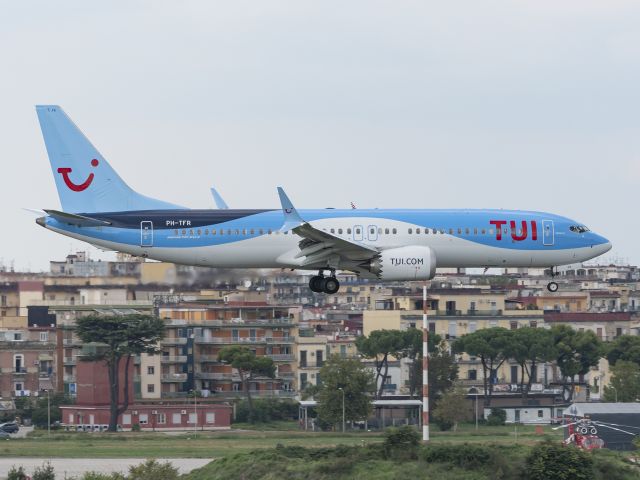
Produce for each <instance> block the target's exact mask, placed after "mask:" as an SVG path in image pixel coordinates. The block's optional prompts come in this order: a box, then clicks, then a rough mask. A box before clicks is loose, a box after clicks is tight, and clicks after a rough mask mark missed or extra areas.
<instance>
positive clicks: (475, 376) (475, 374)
mask: <svg viewBox="0 0 640 480" xmlns="http://www.w3.org/2000/svg"><path fill="white" fill-rule="evenodd" d="M477 379H478V371H477V370H475V369H474V370H469V380H477Z"/></svg>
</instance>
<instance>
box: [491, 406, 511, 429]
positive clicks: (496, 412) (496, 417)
mask: <svg viewBox="0 0 640 480" xmlns="http://www.w3.org/2000/svg"><path fill="white" fill-rule="evenodd" d="M506 420H507V411H506V410H503V409H502V408H492V409H491V413H490V414H489V416H488V417H487V425H490V426H492V427H497V426H500V425H504V423H505V421H506Z"/></svg>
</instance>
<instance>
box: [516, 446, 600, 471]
mask: <svg viewBox="0 0 640 480" xmlns="http://www.w3.org/2000/svg"><path fill="white" fill-rule="evenodd" d="M524 477H525V478H527V479H528V480H593V479H595V475H594V469H593V459H592V457H591V455H589V454H588V453H586V452H585V451H583V450H580V449H578V448H575V447H572V446H567V445H562V444H561V443H559V442H553V441H547V442H544V443H539V444H538V445H536V446H535V447H534V448H533V449H532V450H531V453H530V454H529V455H528V456H527V459H526V462H525V470H524Z"/></svg>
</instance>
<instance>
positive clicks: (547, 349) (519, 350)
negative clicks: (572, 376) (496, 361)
mask: <svg viewBox="0 0 640 480" xmlns="http://www.w3.org/2000/svg"><path fill="white" fill-rule="evenodd" d="M506 348H507V351H506V355H507V356H508V357H509V358H511V359H513V360H515V361H516V363H518V365H520V390H521V392H522V398H526V396H527V394H528V393H529V391H530V390H531V384H532V383H533V380H534V379H535V377H536V370H537V367H538V364H539V363H540V362H547V361H552V360H554V359H555V358H556V356H557V352H556V348H555V344H554V337H553V334H552V333H551V331H550V330H546V329H543V328H530V327H525V328H519V329H517V330H515V331H514V332H513V334H512V336H511V339H510V341H509V342H508V343H507V347H506ZM525 374H526V375H525ZM525 378H527V381H526V383H525Z"/></svg>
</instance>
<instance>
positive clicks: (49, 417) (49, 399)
mask: <svg viewBox="0 0 640 480" xmlns="http://www.w3.org/2000/svg"><path fill="white" fill-rule="evenodd" d="M50 436H51V390H49V389H47V437H50Z"/></svg>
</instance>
